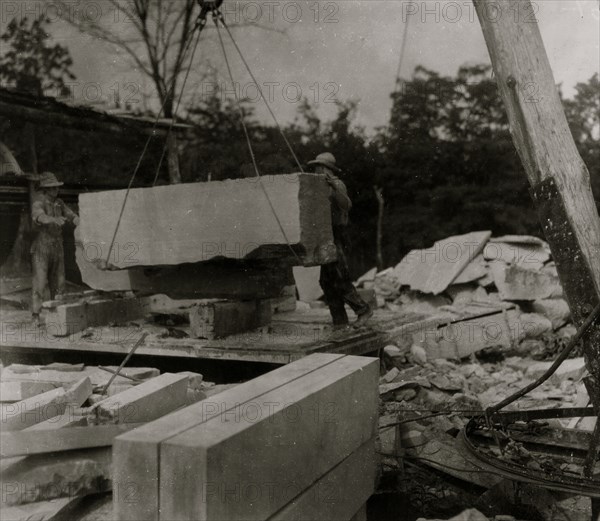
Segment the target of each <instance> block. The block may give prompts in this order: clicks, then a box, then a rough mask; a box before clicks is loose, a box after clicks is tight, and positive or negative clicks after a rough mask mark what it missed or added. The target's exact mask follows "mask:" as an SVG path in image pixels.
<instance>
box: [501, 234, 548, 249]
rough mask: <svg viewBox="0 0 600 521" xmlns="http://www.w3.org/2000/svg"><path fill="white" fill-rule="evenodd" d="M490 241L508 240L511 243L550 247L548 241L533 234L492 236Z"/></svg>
mask: <svg viewBox="0 0 600 521" xmlns="http://www.w3.org/2000/svg"><path fill="white" fill-rule="evenodd" d="M489 242H507V243H511V244H534V245H536V246H543V247H545V248H548V243H547V242H546V241H544V240H543V239H540V238H539V237H534V236H533V235H502V237H491V238H490V240H489Z"/></svg>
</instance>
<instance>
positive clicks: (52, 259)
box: [31, 172, 79, 325]
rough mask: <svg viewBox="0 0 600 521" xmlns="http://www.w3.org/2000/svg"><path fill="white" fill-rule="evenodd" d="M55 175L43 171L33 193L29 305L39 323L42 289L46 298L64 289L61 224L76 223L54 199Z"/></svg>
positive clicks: (74, 218)
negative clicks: (48, 292)
mask: <svg viewBox="0 0 600 521" xmlns="http://www.w3.org/2000/svg"><path fill="white" fill-rule="evenodd" d="M63 184H64V183H61V182H60V181H59V180H58V179H56V176H55V175H54V174H52V173H50V172H44V173H43V174H42V175H41V176H40V184H39V191H37V192H36V193H35V195H34V196H33V204H32V207H31V220H32V223H33V234H34V237H33V241H32V244H31V265H32V269H33V280H32V289H33V291H32V293H33V295H32V305H31V311H32V315H33V321H34V323H35V324H36V325H39V323H40V311H41V309H42V302H43V300H44V293H45V292H46V288H49V290H50V298H51V299H53V298H54V297H55V296H56V295H57V294H60V293H62V292H63V290H64V286H65V254H64V251H63V240H62V227H63V226H64V224H65V223H66V222H67V221H70V222H72V223H73V224H75V226H77V225H78V224H79V217H78V216H77V214H76V213H75V212H73V211H72V210H71V209H69V208H68V207H67V205H65V203H64V202H63V201H62V199H59V198H58V187H59V186H62V185H63Z"/></svg>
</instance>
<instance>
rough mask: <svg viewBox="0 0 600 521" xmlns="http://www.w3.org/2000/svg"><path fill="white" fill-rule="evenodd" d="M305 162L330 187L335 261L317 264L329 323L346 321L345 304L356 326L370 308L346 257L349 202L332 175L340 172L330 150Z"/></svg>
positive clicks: (340, 325) (343, 324)
mask: <svg viewBox="0 0 600 521" xmlns="http://www.w3.org/2000/svg"><path fill="white" fill-rule="evenodd" d="M308 164H309V165H314V166H315V172H316V173H317V174H319V175H323V176H325V179H326V180H327V184H328V185H329V187H330V195H329V199H330V201H331V224H332V227H333V240H334V242H335V246H336V250H337V261H335V262H332V263H329V264H324V265H322V266H321V277H320V279H319V283H320V284H321V288H322V289H323V293H324V294H325V300H326V301H327V305H328V306H329V312H330V313H331V318H332V320H333V327H334V328H335V329H339V328H344V327H346V326H347V325H348V315H347V314H346V308H345V304H348V305H349V306H350V307H351V308H352V310H353V311H354V312H355V313H356V315H357V317H358V318H357V319H356V322H355V326H360V325H362V324H364V322H366V321H367V320H368V319H369V318H370V317H371V316H372V315H373V310H372V309H371V306H369V304H367V303H366V302H365V301H364V300H363V299H362V298H361V296H360V295H359V294H358V292H357V291H356V288H355V287H354V284H352V279H351V278H350V271H349V269H348V261H347V260H346V258H347V255H348V253H349V251H350V243H349V240H348V232H347V227H348V214H349V212H350V208H351V207H352V202H351V201H350V198H349V197H348V191H347V190H346V185H345V184H344V182H343V181H342V180H341V179H340V178H339V177H337V176H336V175H335V174H337V173H339V172H340V169H339V168H338V167H337V165H336V164H335V157H334V156H333V154H331V153H329V152H324V153H322V154H319V155H318V156H317V157H316V158H315V159H313V160H312V161H309V162H308Z"/></svg>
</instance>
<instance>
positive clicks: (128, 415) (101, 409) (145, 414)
mask: <svg viewBox="0 0 600 521" xmlns="http://www.w3.org/2000/svg"><path fill="white" fill-rule="evenodd" d="M188 379H189V378H188V376H187V375H185V374H173V373H164V374H162V375H160V376H157V377H156V378H153V379H151V380H148V381H147V382H144V383H142V384H140V385H136V386H135V387H131V388H130V389H127V390H126V391H123V392H121V393H118V394H115V395H114V396H111V397H109V398H106V399H105V400H102V401H101V402H98V403H97V404H96V405H95V406H94V408H93V412H94V413H95V414H97V415H98V417H100V418H102V419H105V420H108V421H111V422H114V423H139V422H148V421H152V420H155V419H156V418H160V417H161V416H164V415H165V414H168V413H170V412H172V411H174V410H175V409H178V408H179V407H182V406H184V405H186V404H187V389H188Z"/></svg>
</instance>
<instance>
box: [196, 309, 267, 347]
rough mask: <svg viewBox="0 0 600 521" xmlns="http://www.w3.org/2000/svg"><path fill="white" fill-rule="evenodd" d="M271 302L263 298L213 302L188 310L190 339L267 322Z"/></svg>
mask: <svg viewBox="0 0 600 521" xmlns="http://www.w3.org/2000/svg"><path fill="white" fill-rule="evenodd" d="M271 314H272V310H271V303H270V302H268V301H265V300H249V301H216V302H208V303H205V304H202V303H201V304H198V305H196V306H194V307H192V308H191V309H190V311H189V319H190V334H191V336H192V337H193V338H208V339H213V338H223V337H226V336H230V335H233V334H236V333H242V332H244V331H251V330H252V329H256V328H257V327H261V326H265V325H267V324H269V323H270V322H271Z"/></svg>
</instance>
